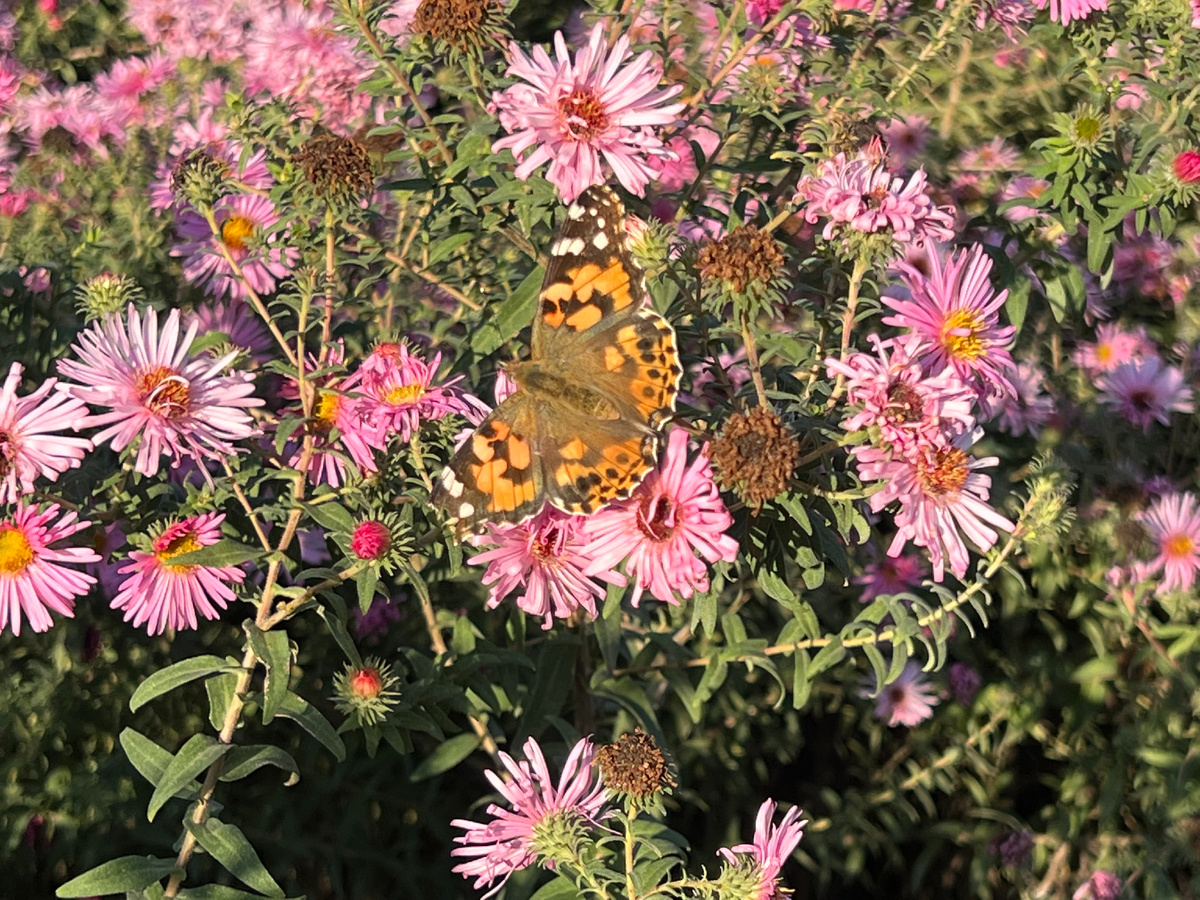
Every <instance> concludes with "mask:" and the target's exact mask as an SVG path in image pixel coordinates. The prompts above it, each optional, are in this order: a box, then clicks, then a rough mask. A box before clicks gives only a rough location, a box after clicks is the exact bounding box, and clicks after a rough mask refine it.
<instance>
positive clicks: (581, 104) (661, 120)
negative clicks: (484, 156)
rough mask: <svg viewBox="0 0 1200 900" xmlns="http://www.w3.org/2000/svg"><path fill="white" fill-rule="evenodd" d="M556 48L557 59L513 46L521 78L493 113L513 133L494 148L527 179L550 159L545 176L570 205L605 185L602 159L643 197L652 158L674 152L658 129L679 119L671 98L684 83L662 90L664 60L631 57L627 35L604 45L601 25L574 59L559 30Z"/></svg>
mask: <svg viewBox="0 0 1200 900" xmlns="http://www.w3.org/2000/svg"><path fill="white" fill-rule="evenodd" d="M554 50H555V55H556V57H557V62H555V61H553V60H551V59H550V56H549V54H547V53H546V51H545V50H543V49H542V48H541V47H534V48H533V56H532V57H529V56H526V55H525V54H524V53H523V52H522V50H521V48H520V46H519V45H518V44H517V43H516V42H514V43H512V44H511V45H510V47H509V56H510V63H509V68H508V74H509V75H511V76H514V77H516V78H519V79H522V81H518V82H517V83H516V84H514V85H512V86H511V87H509V88H508V89H507V90H504V91H500V92H497V93H494V94H493V95H492V102H491V104H490V106H489V110H490V111H491V112H492V113H493V114H494V115H496V116H498V117H499V119H500V124H501V126H503V128H504V130H505V131H507V132H508V136H507V137H503V138H501V139H500V140H498V141H496V142H495V143H494V144H493V145H492V150H493V152H496V153H498V152H500V151H501V150H506V149H507V150H511V151H512V152H513V155H514V156H515V157H517V159H518V160H521V163H520V165H519V166H517V170H516V173H515V174H516V176H517V177H518V178H520V179H522V180H524V179H526V178H528V177H529V176H530V175H532V174H533V172H534V170H535V169H537V168H538V167H539V166H541V165H542V164H543V163H545V162H549V163H550V168H549V169H548V170H547V172H546V177H547V178H548V179H549V180H550V181H551V182H552V183H553V184H554V185H555V186H556V187H557V188H558V189H559V192H560V193H561V194H562V196H563V200H564V201H566V202H568V203H569V202H571V201H572V200H574V199H575V197H576V196H578V195H579V194H580V193H581V192H582V191H583V190H584V188H586V187H588V186H589V185H593V184H604V183H605V181H606V180H607V177H606V176H605V175H604V173H603V171H602V169H601V165H600V160H601V157H603V158H604V160H605V161H606V162H607V163H608V164H609V166H610V167H611V168H612V170H613V172H614V173H615V174H616V176H617V180H618V181H620V182H621V184H623V185H624V186H625V187H626V189H628V190H629V191H631V192H633V193H634V194H637V195H638V196H639V197H640V196H642V195H643V194H644V193H645V190H646V185H647V184H648V183H649V182H650V180H651V179H652V178H653V177H654V175H655V171H654V168H653V166H651V165H650V162H649V158H650V157H656V156H657V157H664V156H673V155H674V154H672V152H671V151H670V150H668V149H667V148H666V147H665V146H664V145H663V143H662V141H661V140H659V139H658V137H656V136H655V134H654V131H653V128H652V126H655V125H668V124H670V123H672V122H674V121H675V114H676V113H678V112H679V111H680V110H681V109H683V104H682V103H668V102H667V101H669V100H670V99H671V98H672V97H674V96H675V95H676V94H678V93H679V92H680V91H681V90H682V89H683V88H682V86H681V85H673V86H671V87H668V88H665V89H663V90H659V89H658V83H659V79H660V77H661V75H662V65H661V63H660V62H658V61H657V60H655V59H654V56H653V54H652V53H651V52H650V51H648V50H647V51H646V52H645V53H643V54H641V55H640V56H638V57H636V58H634V59H632V60H630V59H629V55H630V54H629V38H628V37H626V36H622V37H621V38H619V39H618V40H617V43H616V44H615V45H614V46H613V47H612V48H611V50H610V49H609V48H606V47H605V46H604V26H603V24H597V25H596V27H595V28H594V29H592V34H591V37H590V39H589V40H588V44H587V46H586V47H584V48H583V49H582V50H580V51H579V53H578V54H577V55H576V56H575V58H574V59H572V58H571V55H570V53H569V52H568V50H567V43H566V41H565V40H563V36H562V32H556V33H555V35H554ZM530 148H534V149H533V152H532V153H530V154H529V155H528V156H526V157H525V158H524V159H522V156H523V155H524V153H525V151H526V150H529V149H530Z"/></svg>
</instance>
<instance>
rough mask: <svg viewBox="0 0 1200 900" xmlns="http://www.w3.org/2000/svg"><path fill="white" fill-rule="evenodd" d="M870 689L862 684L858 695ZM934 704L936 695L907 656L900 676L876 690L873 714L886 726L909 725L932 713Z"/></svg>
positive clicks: (868, 692)
mask: <svg viewBox="0 0 1200 900" xmlns="http://www.w3.org/2000/svg"><path fill="white" fill-rule="evenodd" d="M872 693H874V692H873V691H872V690H871V689H870V688H864V689H863V691H862V696H864V697H870V696H871V694H872ZM937 705H938V698H937V695H936V694H935V693H934V692H933V690H932V689H931V688H930V686H929V684H928V682H927V681H926V680H925V673H924V672H922V671H921V667H920V666H919V665H917V664H916V663H915V662H912V661H911V660H910V661H909V662H907V663H905V664H904V669H903V671H901V673H900V676H899V677H898V678H897V679H896V680H895V681H893V682H892V683H891V684H889V685H888V686H887V687H885V688H884V689H883V690H882V691H880V692H879V696H878V697H877V698H876V699H875V715H876V716H878V717H879V718H880V719H883V720H885V721H886V722H887V724H888V727H889V728H895V727H896V726H897V725H904V726H906V727H908V728H912V727H913V726H914V725H917V724H919V723H921V722H924V721H925V720H926V719H928V718H929V717H930V716H932V715H933V708H934V707H935V706H937Z"/></svg>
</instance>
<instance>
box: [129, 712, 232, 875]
mask: <svg viewBox="0 0 1200 900" xmlns="http://www.w3.org/2000/svg"><path fill="white" fill-rule="evenodd" d="M230 749H232V745H230V744H222V743H221V742H220V741H218V740H217V739H216V738H214V737H211V736H210V735H207V734H194V735H192V736H191V737H190V738H188V739H187V743H185V744H184V745H183V746H182V747H180V748H179V752H178V753H176V754H175V755H174V756H173V757H171V761H170V762H169V763H167V767H166V768H165V769H163V773H162V778H161V779H159V782H158V785H157V786H156V787H155V788H154V794H153V795H152V796H151V797H150V807H149V809H147V811H146V817H147V818H148V819H149V820H150V821H151V822H153V821H154V817H155V816H156V815H157V814H158V811H159V810H160V809H162V807H163V804H164V803H166V802H167V801H168V800H170V799H171V798H172V797H174V796H175V794H176V793H178V792H179V791H181V790H183V788H184V786H186V785H187V784H188V782H190V781H191V780H192V779H193V778H195V777H196V776H197V775H199V774H200V773H201V772H203V771H204V770H205V769H207V768H208V767H209V766H211V765H212V764H213V763H215V762H216V761H217V760H218V759H220V758H221V757H222V756H224V755H225V754H226V753H228V752H229V751H230ZM142 886H143V887H145V885H142Z"/></svg>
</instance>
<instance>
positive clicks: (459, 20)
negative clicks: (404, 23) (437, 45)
mask: <svg viewBox="0 0 1200 900" xmlns="http://www.w3.org/2000/svg"><path fill="white" fill-rule="evenodd" d="M496 6H497V4H496V2H495V0H421V5H420V6H418V7H417V14H416V16H415V17H414V18H413V26H412V30H413V31H414V32H415V33H417V34H427V35H429V36H430V37H433V38H437V39H438V40H441V41H445V42H446V43H447V44H449V45H450V46H451V47H454V48H456V49H458V50H462V49H465V48H466V46H467V45H468V44H470V43H471V42H472V40H473V39H474V38H476V37H477V36H478V35H479V32H480V29H481V27H482V25H483V23H484V20H485V18H486V17H487V16H488V15H489V13H491V12H493V7H496Z"/></svg>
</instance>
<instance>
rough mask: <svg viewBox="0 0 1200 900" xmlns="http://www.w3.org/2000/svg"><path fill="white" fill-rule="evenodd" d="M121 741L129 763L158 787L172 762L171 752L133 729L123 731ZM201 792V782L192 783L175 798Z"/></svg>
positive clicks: (186, 785) (185, 786) (183, 788)
mask: <svg viewBox="0 0 1200 900" xmlns="http://www.w3.org/2000/svg"><path fill="white" fill-rule="evenodd" d="M120 740H121V747H122V748H123V749H124V750H125V755H126V756H128V757H129V761H130V762H131V763H133V767H134V768H135V769H137V770H138V772H139V773H140V774H141V776H142V777H143V778H145V779H146V780H147V781H148V782H150V783H151V784H152V785H154V786H155V787H157V786H158V782H159V781H160V780H162V774H163V771H164V770H165V769H166V768H167V765H168V763H170V762H171V754H170V751H167V750H164V749H163V748H162V747H160V746H158V744H156V743H154V741H152V740H150V738H148V737H146V736H145V735H144V734H142V733H140V732H137V731H134V730H133V729H132V728H126V729H125V730H124V731H122V732H121V738H120ZM199 790H200V782H198V781H191V782H189V783H188V784H185V785H184V786H183V787H182V788H181V789H180V790H179V792H178V793H177V794H176V795H175V796H176V797H190V796H193V795H194V794H195V793H196V792H197V791H199Z"/></svg>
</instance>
